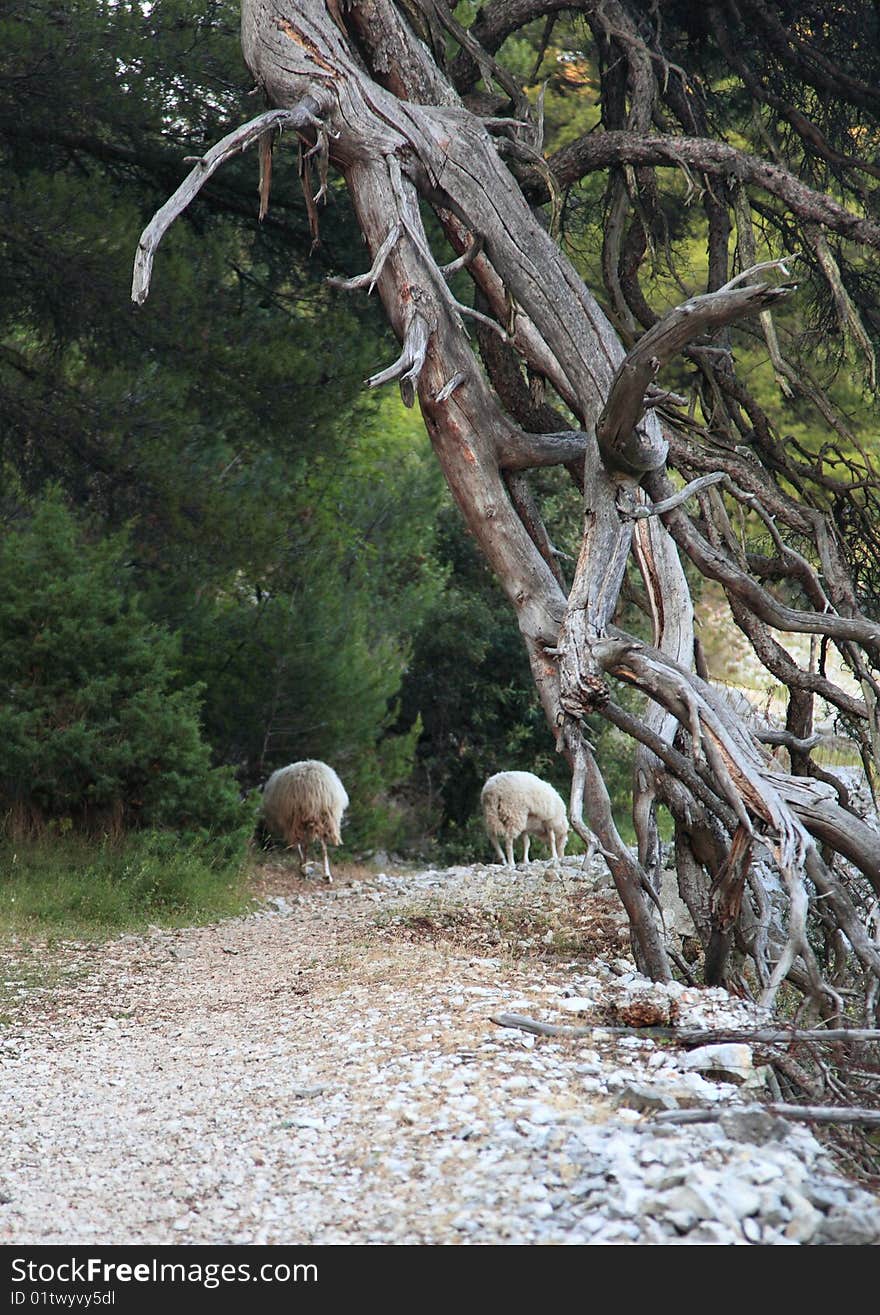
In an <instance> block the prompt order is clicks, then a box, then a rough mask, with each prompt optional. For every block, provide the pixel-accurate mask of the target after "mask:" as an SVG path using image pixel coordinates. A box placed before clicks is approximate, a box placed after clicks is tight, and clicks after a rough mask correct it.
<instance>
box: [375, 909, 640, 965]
mask: <svg viewBox="0 0 880 1315" xmlns="http://www.w3.org/2000/svg"><path fill="white" fill-rule="evenodd" d="M376 926H377V931H378V932H379V934H380V935H382V936H384V937H386V938H388V939H392V940H404V941H408V942H409V943H410V944H418V943H421V942H425V941H430V942H434V943H439V942H443V943H446V944H450V945H452V946H454V947H455V949H456V950H460V951H467V952H468V953H472V954H473V953H476V954H482V955H494V956H498V955H503V956H506V957H509V958H513V959H524V958H529V959H540V960H543V961H550V960H559V959H561V960H565V961H567V962H568V961H571V960H576V959H583V960H585V961H586V960H590V959H594V958H596V957H597V956H608V955H610V956H611V957H616V956H617V955H619V954H620V953H621V950H622V949H623V948H624V947H625V946H626V945H627V944H628V943H629V932H628V931H627V929H626V928H625V927H622V926H621V923H620V920H619V918H617V917H615V916H614V915H613V914H612V913H611V912H610V911H609V907H608V903H607V901H606V900H603V899H600V898H597V897H595V896H590V895H584V894H581V893H575V894H569V895H565V896H563V897H562V898H561V899H557V900H555V901H554V902H553V903H552V904H550V905H549V906H548V904H547V902H545V901H542V902H541V903H540V904H539V903H537V902H532V901H530V900H522V901H519V902H515V903H506V904H499V905H497V906H491V905H486V904H467V905H466V904H456V903H452V902H448V901H443V900H441V899H438V900H427V899H426V900H423V901H416V902H411V903H409V904H406V905H398V906H396V907H392V908H391V909H388V910H383V911H381V912H380V913H378V914H377V915H376Z"/></svg>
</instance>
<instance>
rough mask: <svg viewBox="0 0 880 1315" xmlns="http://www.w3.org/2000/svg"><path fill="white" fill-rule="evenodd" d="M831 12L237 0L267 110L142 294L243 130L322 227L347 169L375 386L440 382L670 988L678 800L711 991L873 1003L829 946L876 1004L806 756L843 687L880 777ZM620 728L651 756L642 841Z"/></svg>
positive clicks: (467, 471)
mask: <svg viewBox="0 0 880 1315" xmlns="http://www.w3.org/2000/svg"><path fill="white" fill-rule="evenodd" d="M833 10H834V12H833V15H831V16H829V14H828V12H827V7H825V6H818V5H813V4H809V3H805V4H800V3H795V4H792V5H783V6H778V5H777V6H770V5H766V4H764V3H763V0H719V3H710V4H708V5H705V6H701V7H700V9H699V10H697V9H696V7H694V6H691V5H687V4H681V5H679V4H668V5H667V4H663V5H655V6H652V7H650V8H646V7H645V6H642V5H640V4H636V3H634V2H633V3H630V2H628V0H568V2H567V3H557V0H489V3H487V4H485V5H484V6H482V7H481V8H480V9H479V11H476V12H475V10H474V8H473V7H472V6H470V5H467V4H465V5H460V6H458V8H457V9H456V10H455V11H453V10H451V9H450V8H449V7H448V6H447V5H446V4H445V3H444V0H405V3H401V4H400V5H399V6H398V5H396V4H394V3H393V2H392V0H358V2H357V3H352V4H350V5H347V6H338V5H336V4H326V5H325V4H324V3H323V2H322V0H302V2H301V3H298V4H293V3H283V2H282V3H274V2H273V4H271V5H269V4H267V3H264V0H244V3H243V5H242V23H241V35H242V49H243V53H244V57H245V61H246V63H247V65H248V68H249V69H250V71H251V73H252V75H253V77H254V80H255V82H256V85H257V87H258V88H259V90H260V92H261V93H262V97H263V100H264V104H265V106H266V109H265V111H264V112H263V113H258V114H257V116H256V118H252V119H251V121H250V122H249V123H248V124H246V125H242V126H241V127H240V128H239V129H237V130H234V131H233V132H231V133H228V134H227V135H226V137H225V138H224V139H223V140H222V141H221V142H219V143H218V144H216V145H212V146H211V147H210V148H207V149H205V150H204V151H203V152H202V154H201V155H200V156H199V157H198V159H197V160H196V161H195V162H194V168H193V170H192V172H191V174H190V176H189V177H188V179H187V180H185V182H184V183H182V184H181V185H180V186H179V187H178V189H177V190H176V192H175V193H174V195H173V196H172V197H171V198H170V200H169V201H168V203H167V204H166V206H165V207H163V209H162V211H161V212H160V213H159V214H158V215H157V216H156V218H155V219H154V221H153V223H152V224H151V225H149V226H148V227H147V229H146V230H145V231H144V234H143V237H142V239H141V243H140V246H139V249H138V255H137V260H136V266H135V275H134V284H133V295H134V297H135V299H136V300H137V301H139V302H140V301H143V299H144V298H145V297H146V294H147V290H148V287H149V282H150V277H151V271H152V263H153V259H154V256H155V253H156V248H157V246H158V244H159V242H160V241H161V239H162V236H163V234H164V232H165V231H166V230H167V227H168V226H169V224H170V223H171V222H172V221H173V219H174V218H175V217H176V216H177V215H178V214H180V213H182V212H183V211H184V210H185V209H186V207H187V206H188V205H189V204H190V202H191V201H192V199H193V197H194V196H195V195H197V193H198V192H199V191H200V190H201V188H202V187H203V186H204V185H205V184H206V183H208V182H209V180H211V179H213V178H214V176H215V171H216V170H217V169H218V168H219V166H220V165H221V164H222V163H223V162H224V161H225V160H226V159H227V158H229V157H230V156H232V155H234V154H236V153H237V152H238V151H239V150H240V149H244V147H245V146H247V145H248V144H251V143H256V144H257V150H256V154H257V155H258V156H259V160H260V175H261V187H260V190H261V210H262V211H263V212H264V213H271V204H272V202H271V173H272V168H273V155H277V153H278V152H277V151H274V150H273V148H274V147H275V146H276V145H277V139H278V134H279V132H280V131H282V130H283V131H284V133H285V137H284V139H283V140H289V139H291V138H292V139H293V140H294V141H296V142H297V143H298V151H299V153H300V156H301V160H302V165H301V168H300V175H301V179H302V183H303V187H304V191H305V197H306V207H307V210H308V213H309V217H310V223H311V228H312V232H313V234H314V236H315V237H316V238H317V237H319V235H320V228H321V224H322V223H323V222H324V217H325V215H327V216H329V215H330V214H332V213H333V209H334V207H333V206H332V205H327V204H326V203H327V202H328V201H329V200H330V199H331V196H332V197H333V198H334V199H335V198H336V195H337V194H336V192H335V185H334V183H333V182H332V179H333V178H334V177H337V176H341V177H342V179H343V180H344V182H345V184H346V187H347V191H348V196H349V198H350V202H351V207H352V211H353V213H354V216H355V218H356V220H357V224H358V226H359V228H360V231H361V232H362V234H363V236H364V239H365V241H366V244H367V247H368V249H369V260H370V261H371V262H372V263H371V266H370V269H369V272H368V273H365V274H363V275H362V276H360V277H355V278H349V279H348V282H347V286H348V288H349V290H350V291H351V292H352V293H353V294H355V295H357V294H358V293H359V292H361V290H363V289H367V288H372V287H373V286H374V285H375V286H376V288H377V290H378V292H379V295H380V297H381V300H382V304H383V306H384V309H385V313H386V315H387V317H388V321H389V323H390V325H391V327H392V328H393V330H394V332H395V334H396V335H397V338H398V340H399V341H400V343H401V344H402V347H401V351H400V355H399V358H398V359H397V360H396V361H395V362H394V363H393V364H391V365H389V366H388V368H387V369H385V370H382V371H379V372H377V373H376V374H374V375H373V376H372V378H371V380H370V382H371V383H372V384H373V385H374V386H379V385H381V384H384V383H388V382H391V381H392V380H397V381H398V382H399V385H400V390H401V395H402V397H403V400H404V402H406V403H407V404H408V405H412V404H413V403H414V402H415V401H416V400H418V403H419V406H420V409H421V413H422V416H423V418H424V420H425V424H426V427H427V429H428V432H429V434H430V436H431V441H432V444H433V446H434V450H435V453H436V455H437V457H438V459H439V463H440V466H441V468H442V470H443V472H444V474H445V476H446V479H447V482H448V484H449V487H450V489H451V491H452V493H453V496H454V497H455V499H456V501H457V503H458V505H459V508H460V510H461V512H462V514H463V517H464V520H465V523H466V524H467V526H468V528H469V530H470V532H471V533H472V534H473V536H474V538H475V539H476V541H477V543H478V544H479V546H480V548H481V550H482V552H483V553H484V555H485V557H486V560H487V561H488V563H489V564H490V566H491V568H492V570H493V571H494V572H495V574H496V575H497V577H498V579H499V581H500V582H501V584H502V587H503V589H504V591H505V593H506V595H507V597H508V600H509V602H510V604H511V606H512V608H513V610H514V612H515V614H516V617H517V621H518V624H519V628H520V632H521V634H522V637H523V640H524V643H525V649H526V652H527V654H528V658H529V662H530V665H531V670H532V675H533V678H534V681H535V685H536V688H537V690H538V692H539V694H540V697H541V701H542V704H543V707H544V711H545V713H546V716H547V720H548V722H549V724H550V726H551V728H552V730H553V733H554V735H555V737H556V742H557V746H558V748H559V749H560V750H561V751H562V752H563V753H564V754H565V756H566V757H567V758H568V760H569V763H570V765H571V769H572V794H571V814H572V821H573V824H574V825H575V828H576V829H577V830H579V831H580V832H581V833H582V834H583V835H584V837H585V838H589V834H590V833H589V831H588V829H587V827H586V825H585V823H584V820H583V811H584V809H586V813H587V816H588V819H589V824H590V827H591V828H592V830H593V831H594V832H595V834H596V836H597V837H598V841H599V843H600V844H601V846H602V849H603V851H604V853H605V854H606V856H607V859H608V862H609V866H610V868H611V871H612V874H613V876H614V879H615V883H616V885H617V888H618V891H619V893H620V895H621V898H622V900H623V902H624V903H625V905H626V908H627V911H628V913H629V916H630V922H631V926H632V934H633V945H634V950H635V953H636V957H637V961H638V962H639V963H640V965H641V966H643V967H644V968H646V969H647V970H648V971H650V972H651V973H652V974H653V975H655V976H657V977H661V978H662V977H666V976H668V975H669V972H670V961H669V951H668V947H667V945H666V944H665V940H664V936H663V928H662V922H661V920H659V919H658V917H657V905H658V904H659V899H658V895H657V890H658V873H659V864H660V847H659V844H658V838H657V822H656V815H657V807H658V805H659V804H662V805H663V806H664V807H665V808H666V809H667V810H668V811H669V813H670V814H671V816H672V819H673V822H674V827H675V852H676V860H677V868H678V876H679V883H680V888H681V891H682V894H683V895H684V897H685V899H686V900H687V901H688V903H689V905H690V907H691V911H692V914H693V916H694V920H695V923H696V925H697V927H698V928H699V931H700V936H701V939H702V940H703V942H704V946H705V951H706V967H707V975H708V978H709V980H713V981H721V980H727V981H732V980H734V979H736V980H737V981H739V982H740V984H741V985H742V986H743V988H744V989H756V990H757V992H758V994H760V995H761V997H762V998H763V999H764V1000H765V1001H766V1002H768V1003H770V1002H772V1001H773V1000H774V999H775V998H776V995H777V992H778V991H779V988H780V987H781V985H782V983H783V982H784V981H788V982H789V983H791V984H793V985H794V986H796V987H797V988H798V989H799V990H801V991H802V992H803V993H804V995H805V996H806V997H807V998H808V999H809V1001H810V1004H811V1007H812V1008H814V1009H815V1010H816V1011H817V1013H818V1014H819V1015H821V1016H822V1017H825V1018H830V1017H834V1016H836V1015H840V1014H842V1013H844V1012H845V1010H846V1008H847V1005H846V1001H845V999H844V997H843V995H841V993H840V991H839V990H838V989H837V985H836V984H835V979H834V971H835V970H834V968H833V963H834V962H835V960H834V955H833V952H832V950H831V949H828V950H827V953H826V949H823V946H825V947H829V946H831V945H833V944H835V945H836V944H838V943H839V941H840V938H843V940H844V941H845V943H846V946H847V950H846V954H847V956H848V958H849V961H850V962H851V964H852V965H853V971H854V972H855V974H856V976H857V977H858V978H859V980H860V998H861V1000H862V1003H863V1008H864V1011H865V1012H866V1013H867V1014H869V1015H872V1016H873V1015H874V1014H875V1012H876V1008H877V1002H878V979H880V955H878V951H877V948H876V944H875V943H874V940H873V936H872V933H871V931H870V923H871V918H872V917H873V914H872V913H871V909H872V907H873V905H872V901H875V900H876V898H877V896H878V895H880V849H878V841H877V832H876V830H875V829H872V827H871V826H869V825H868V824H867V823H865V822H864V821H863V820H862V819H861V818H860V816H859V815H858V814H857V812H855V811H854V810H853V806H852V802H851V800H850V797H849V794H848V792H847V789H846V787H845V785H844V783H843V782H842V781H841V780H839V779H838V778H836V777H835V776H834V775H833V774H832V773H830V772H828V771H827V770H826V769H824V768H822V767H820V766H819V765H818V764H817V763H816V761H815V758H814V756H813V751H814V749H815V745H816V740H815V736H814V733H813V722H814V716H815V709H816V707H817V701H818V700H822V701H823V702H824V703H825V704H827V705H829V706H830V707H831V708H832V709H834V711H835V713H836V715H837V716H838V718H839V720H840V722H841V724H845V726H846V728H847V733H848V734H849V735H850V736H851V738H852V740H853V742H854V743H855V744H856V745H857V746H858V751H859V754H860V756H861V761H862V763H863V765H864V769H865V772H866V773H867V777H868V780H869V781H870V782H871V783H872V784H873V783H874V782H875V779H876V774H877V766H878V761H880V757H878V746H880V735H878V725H877V712H876V705H877V695H878V692H880V686H878V683H877V675H878V660H880V625H878V623H877V622H876V621H875V620H874V619H873V618H872V612H873V611H874V610H875V604H876V582H875V574H876V561H877V551H876V549H877V528H878V526H877V479H876V474H875V469H874V464H873V455H872V452H871V439H872V427H873V424H874V423H875V421H874V418H873V416H872V415H870V414H869V411H870V407H871V405H872V396H873V390H874V384H875V376H876V356H875V352H876V347H875V340H876V336H877V328H878V323H877V309H876V295H875V294H876V276H877V251H878V248H880V222H878V218H877V191H876V178H877V164H876V157H877V145H878V125H877V92H876V87H877V78H876V72H877V68H876V65H877V61H878V58H880V55H878V52H880V43H878V42H877V40H876V37H877V23H878V16H877V11H876V7H875V6H873V5H872V4H870V3H868V2H867V0H841V3H839V4H836V5H835V6H834V7H833ZM282 149H283V141H282ZM274 167H275V168H276V169H277V164H276V165H275V166H274ZM267 207H268V211H267ZM364 263H365V264H367V263H368V262H366V261H365V262H364ZM160 264H161V261H160ZM462 271H464V273H462ZM462 278H466V279H467V280H468V282H469V286H470V287H471V288H472V292H465V291H463V290H462V284H461V280H462ZM552 466H558V467H561V468H564V469H565V470H567V471H568V472H569V475H570V477H571V480H572V483H573V487H574V488H576V489H577V490H579V491H580V492H582V495H583V504H582V511H583V521H582V532H581V533H580V534H579V542H578V543H577V544H575V545H574V546H575V549H576V551H575V553H574V554H573V556H575V557H576V566H575V567H574V569H573V570H571V569H570V568H567V567H565V558H564V557H562V556H560V551H559V545H557V544H556V543H555V542H554V541H553V538H552V536H551V534H550V532H549V530H548V524H547V521H546V520H545V518H544V516H543V515H542V501H541V498H540V497H539V496H536V495H535V491H534V490H535V487H536V485H535V480H534V472H535V471H536V470H541V469H546V468H548V467H552ZM700 579H706V580H711V581H713V582H715V584H716V585H720V586H721V589H722V590H723V592H724V594H725V596H726V599H727V603H728V606H729V614H730V620H731V623H732V624H733V625H735V626H737V627H739V629H740V630H741V631H742V632H743V634H744V635H745V636H746V637H747V638H748V641H749V643H750V645H751V647H752V649H753V651H754V654H755V657H756V659H757V661H758V662H759V663H761V664H762V665H763V667H764V668H765V669H766V671H767V672H768V674H769V675H770V676H772V678H773V680H774V681H775V682H776V683H777V684H778V686H779V687H780V688H781V689H782V690H783V691H784V692H785V696H786V709H785V716H784V723H783V724H781V725H773V724H770V723H769V722H767V721H766V719H765V720H762V719H761V718H760V717H759V716H757V715H756V714H755V713H754V712H753V711H750V710H746V711H745V713H744V711H743V709H742V708H737V707H735V706H734V704H733V702H732V701H731V699H730V698H729V697H727V696H726V694H725V691H724V690H723V689H722V688H720V687H719V686H718V684H717V682H713V680H712V678H711V677H712V673H711V672H710V670H709V669H708V667H707V666H706V663H705V655H704V652H703V649H702V647H701V644H700V642H699V636H698V633H696V632H695V626H694V612H693V598H694V597H695V596H696V597H697V598H698V597H699V587H698V582H699V580H700ZM624 601H626V602H627V604H628V605H629V606H636V607H639V606H640V607H641V609H642V612H643V615H644V621H643V622H640V623H638V624H635V625H633V624H631V623H630V622H629V621H628V620H626V618H625V617H624V615H623V613H622V612H621V605H622V603H623V602H624ZM625 627H626V628H625ZM799 634H800V635H807V636H811V637H812V639H813V643H812V645H811V647H810V652H809V654H808V655H806V656H804V655H803V653H802V651H801V650H798V649H797V648H796V647H795V644H794V642H793V640H792V639H791V636H793V635H799ZM832 653H833V654H836V655H837V658H838V664H837V665H836V666H835V665H834V664H832V662H831V654H832ZM838 670H839V671H842V672H843V673H844V675H842V676H841V675H838V674H837V673H838ZM623 687H628V688H634V689H635V690H637V691H638V692H639V694H640V695H641V697H642V699H643V700H644V702H643V711H642V712H641V714H640V715H634V714H633V712H632V711H630V710H629V709H628V708H627V707H626V706H625V704H624V702H623V700H622V699H621V698H620V696H619V690H620V689H621V688H623ZM594 716H599V717H601V718H603V719H604V720H605V721H608V722H610V723H612V724H614V725H616V726H617V727H619V728H622V729H623V730H625V731H626V733H627V734H628V735H630V736H631V737H632V738H633V740H634V741H636V744H637V747H636V768H635V778H634V789H633V795H634V799H633V813H634V820H635V826H636V832H637V837H638V853H637V856H634V855H633V854H632V853H631V852H630V850H629V848H628V847H627V846H626V845H625V844H624V843H623V841H622V839H621V837H620V834H619V831H618V829H617V827H616V825H615V822H614V818H613V815H612V812H611V808H610V801H609V798H608V792H607V789H606V787H605V783H604V781H603V779H602V774H601V771H600V770H599V765H598V763H597V761H596V756H595V754H594V752H593V749H592V747H591V745H590V741H589V737H588V734H587V730H588V726H589V720H588V719H589V718H592V717H594ZM780 899H781V900H782V903H783V905H784V912H783V914H782V916H781V919H780V917H779V915H778V912H774V905H777V906H778V905H779V901H780Z"/></svg>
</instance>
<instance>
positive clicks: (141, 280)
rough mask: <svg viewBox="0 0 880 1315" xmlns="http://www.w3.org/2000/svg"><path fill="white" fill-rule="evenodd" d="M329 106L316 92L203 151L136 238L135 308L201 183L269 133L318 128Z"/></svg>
mask: <svg viewBox="0 0 880 1315" xmlns="http://www.w3.org/2000/svg"><path fill="white" fill-rule="evenodd" d="M330 104H331V101H330V100H329V99H328V98H327V97H326V96H322V95H321V94H320V92H317V93H314V94H313V95H312V96H310V97H304V98H303V100H302V101H301V102H300V104H298V105H296V106H295V107H294V108H293V109H278V110H269V111H267V113H265V114H259V115H258V116H257V117H256V118H255V119H251V121H250V122H249V123H244V124H242V125H241V127H239V128H235V129H233V131H232V132H230V133H227V135H226V136H225V137H223V138H222V139H221V140H220V141H219V142H217V144H216V145H215V146H212V147H211V149H210V150H209V151H206V152H205V154H204V155H203V156H201V158H200V159H199V161H198V164H197V165H196V167H195V169H193V170H191V171H190V173H188V174H187V176H186V178H184V180H183V182H182V183H181V184H180V186H179V187H178V189H177V191H176V192H175V193H174V194H173V195H172V196H171V197H169V199H168V200H167V201H166V202H165V204H164V205H163V206H162V208H161V210H157V211H156V214H155V215H154V216H153V218H152V219H151V220H150V222H149V224H148V225H147V227H146V228H145V229H144V231H143V233H142V234H141V236H140V240H139V242H138V249H137V255H136V257H135V262H134V275H133V277H132V282H131V299H132V301H135V302H137V304H138V305H139V306H142V305H143V303H144V302H145V301H146V299H147V297H148V296H149V292H150V279H151V277H152V273H153V260H154V257H155V255H156V248H157V247H158V246H159V243H160V242H161V241H162V238H163V237H164V236H165V234H166V233H167V232H168V229H169V228H170V227H171V225H172V224H173V223H174V221H175V219H177V217H178V215H181V214H182V213H183V211H184V210H185V209H186V207H187V206H188V205H189V203H190V202H191V201H192V200H194V199H195V197H196V196H198V194H199V192H200V191H201V190H202V188H203V187H204V185H205V183H206V182H207V181H208V179H209V178H210V177H211V175H212V174H213V173H215V172H216V171H217V170H218V169H219V168H220V166H221V164H225V162H226V161H227V160H229V159H230V158H231V157H232V156H233V155H238V154H240V152H242V151H246V150H247V148H248V147H249V146H252V145H253V143H254V142H257V141H259V140H260V139H261V138H262V137H263V135H264V134H265V133H267V132H273V131H274V130H275V129H276V128H292V129H293V130H294V131H295V132H301V131H304V130H305V129H308V128H315V127H318V128H320V127H321V126H322V122H321V115H322V114H324V113H326V111H327V110H328V108H329V106H330Z"/></svg>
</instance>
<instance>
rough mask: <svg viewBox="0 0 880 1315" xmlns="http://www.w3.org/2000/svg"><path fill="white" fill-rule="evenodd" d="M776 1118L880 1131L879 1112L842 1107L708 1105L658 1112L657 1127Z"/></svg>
mask: <svg viewBox="0 0 880 1315" xmlns="http://www.w3.org/2000/svg"><path fill="white" fill-rule="evenodd" d="M759 1112H760V1113H764V1114H776V1115H778V1116H779V1117H780V1118H783V1119H791V1121H792V1122H793V1123H841V1124H853V1125H855V1126H857V1127H862V1128H880V1110H867V1109H857V1108H855V1107H853V1106H846V1107H845V1106H842V1105H781V1104H779V1103H778V1102H774V1103H773V1104H768V1105H723V1106H721V1107H720V1108H719V1107H718V1106H717V1105H706V1106H703V1107H702V1108H701V1109H695V1110H658V1111H657V1112H656V1114H653V1115H652V1116H651V1117H652V1120H653V1122H655V1123H676V1124H686V1123H717V1122H718V1120H719V1119H720V1118H722V1117H723V1116H724V1115H725V1114H733V1113H736V1114H747V1113H759Z"/></svg>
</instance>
